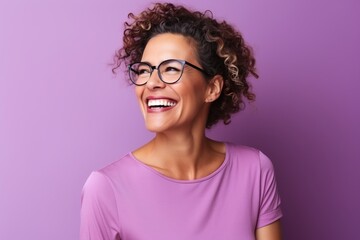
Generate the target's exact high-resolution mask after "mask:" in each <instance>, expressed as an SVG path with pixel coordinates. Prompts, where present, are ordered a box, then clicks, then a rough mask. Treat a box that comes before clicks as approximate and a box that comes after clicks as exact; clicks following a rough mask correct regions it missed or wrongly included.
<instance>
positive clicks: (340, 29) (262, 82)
mask: <svg viewBox="0 0 360 240" xmlns="http://www.w3.org/2000/svg"><path fill="white" fill-rule="evenodd" d="M129 2H131V4H127V3H129ZM147 2H148V1H145V0H132V1H100V0H99V1H45V0H43V1H40V0H33V1H25V0H24V1H19V0H15V1H10V0H7V1H6V0H1V2H0V239H4V240H5V239H6V240H8V239H9V240H10V239H11V240H12V239H15V240H20V239H32V240H42V239H44V240H45V239H46V240H47V239H51V240H64V239H77V238H78V228H79V208H80V192H81V188H82V185H83V183H84V181H85V180H86V178H87V176H88V175H89V174H90V172H91V171H92V170H94V169H98V168H100V167H102V166H104V165H106V164H108V163H110V162H112V161H114V160H117V159H118V158H119V157H120V156H121V155H123V154H124V153H126V152H128V151H130V150H132V149H134V148H135V147H136V146H139V145H140V144H142V143H144V142H145V141H146V140H148V139H149V138H150V137H151V136H152V135H151V134H150V133H148V132H146V130H145V128H144V126H143V120H142V118H141V115H140V113H139V111H138V107H137V103H136V101H135V98H134V94H133V89H132V87H128V86H127V85H126V84H125V83H124V81H123V79H122V78H123V76H122V75H121V74H120V75H118V76H117V77H116V78H115V77H114V76H113V75H112V74H111V71H110V67H109V66H108V63H110V62H111V59H112V55H113V53H114V51H115V49H117V48H118V47H119V46H120V45H121V41H120V38H121V35H122V23H123V21H124V20H125V19H126V16H127V13H128V12H131V11H135V12H137V11H138V10H140V9H143V8H144V7H145V6H147ZM177 2H180V1H177ZM181 2H182V3H186V4H188V6H192V7H195V8H196V9H199V10H205V9H211V10H213V12H214V15H215V16H216V17H218V18H220V19H226V20H227V21H229V22H231V23H233V24H234V25H236V26H237V27H238V28H239V29H240V30H241V32H242V33H243V34H244V36H245V38H246V39H247V41H248V42H249V43H250V44H251V45H252V46H253V48H254V50H255V53H256V56H257V60H258V69H259V74H260V76H261V78H260V79H259V80H254V81H253V86H254V90H255V91H256V93H257V95H258V99H257V101H256V102H255V103H253V104H251V105H248V107H247V109H246V111H245V112H243V113H241V114H238V115H236V117H235V118H234V120H233V122H232V124H231V125H229V126H227V127H223V126H218V127H216V128H215V129H213V130H211V131H210V133H209V134H210V135H211V136H213V137H215V138H217V139H222V140H226V141H233V142H236V143H242V144H247V145H251V146H254V147H257V148H260V149H262V150H263V151H264V152H265V153H266V154H267V155H269V156H270V157H271V158H272V160H273V162H274V165H275V168H276V171H277V172H276V173H277V178H278V185H279V189H280V192H281V195H282V200H283V210H284V214H285V217H284V218H283V226H284V235H285V239H291V240H304V239H306V240H312V239H316V240H318V239H327V240H338V239H355V238H356V236H358V225H359V214H360V208H359V203H360V191H359V183H360V174H359V170H360V157H359V145H360V144H359V143H360V127H359V122H360V110H359V107H358V105H359V103H360V99H359V94H358V92H359V90H360V89H359V88H360V84H359V82H360V64H359V62H360V61H359V56H360V47H359V45H360V27H359V23H360V14H359V12H360V11H359V10H360V6H359V5H360V4H359V1H357V0H353V1H352V0H342V1H340V0H338V1H336V0H335V1H325V0H313V1H289V0H256V1H254V0H252V1H250V0H246V1H235V0H234V1H230V0H222V1H212V2H210V1H206V3H205V2H204V1H198V2H194V1H191V0H183V1H181Z"/></svg>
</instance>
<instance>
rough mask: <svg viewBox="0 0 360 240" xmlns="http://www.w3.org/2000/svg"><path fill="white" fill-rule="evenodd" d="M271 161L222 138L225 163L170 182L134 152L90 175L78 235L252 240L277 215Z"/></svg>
mask: <svg viewBox="0 0 360 240" xmlns="http://www.w3.org/2000/svg"><path fill="white" fill-rule="evenodd" d="M281 216H282V213H281V210H280V198H279V196H278V193H277V189H276V181H275V177H274V172H273V166H272V163H271V161H270V160H269V159H268V158H267V157H266V156H265V155H264V154H263V153H262V152H260V151H258V150H256V149H253V148H249V147H244V146H236V145H232V144H226V156H225V160H224V162H223V163H222V165H221V166H220V167H219V168H218V169H217V170H216V171H215V172H213V173H211V174H210V175H208V176H206V177H204V178H200V179H196V180H175V179H172V178H169V177H166V176H164V175H162V174H161V173H159V172H157V171H156V170H154V169H153V168H151V167H149V166H147V165H145V164H143V163H142V162H140V161H138V160H137V159H136V158H135V157H134V156H133V155H132V154H131V153H129V154H127V155H125V156H124V157H122V158H121V159H120V160H118V161H116V162H114V163H112V164H110V165H108V166H106V167H105V168H103V169H101V170H99V171H96V172H93V173H91V175H90V176H89V178H88V179H87V181H86V183H85V185H84V188H83V192H82V207H81V229H80V239H81V240H90V239H91V240H100V239H102V240H105V239H106V240H115V239H116V240H117V239H121V240H155V239H156V240H180V239H181V240H184V239H186V240H193V239H200V240H205V239H206V240H212V239H214V240H215V239H216V240H219V239H221V240H235V239H236V240H239V239H241V240H254V239H255V236H254V232H255V230H256V228H260V227H262V226H265V225H268V224H270V223H272V222H274V221H276V220H278V219H279V218H281Z"/></svg>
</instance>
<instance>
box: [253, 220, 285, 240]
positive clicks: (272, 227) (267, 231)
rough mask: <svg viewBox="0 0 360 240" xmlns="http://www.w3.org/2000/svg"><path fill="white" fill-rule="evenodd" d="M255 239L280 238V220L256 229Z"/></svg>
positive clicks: (273, 239) (277, 239)
mask: <svg viewBox="0 0 360 240" xmlns="http://www.w3.org/2000/svg"><path fill="white" fill-rule="evenodd" d="M255 235H256V240H281V239H282V238H281V226H280V221H279V220H278V221H275V222H273V223H271V224H269V225H267V226H264V227H261V228H258V229H256V232H255Z"/></svg>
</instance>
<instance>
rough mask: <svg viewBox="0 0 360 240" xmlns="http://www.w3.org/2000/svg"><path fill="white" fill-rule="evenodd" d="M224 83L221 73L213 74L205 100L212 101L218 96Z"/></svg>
mask: <svg viewBox="0 0 360 240" xmlns="http://www.w3.org/2000/svg"><path fill="white" fill-rule="evenodd" d="M223 85H224V79H223V77H222V76H221V75H215V76H214V77H213V78H212V79H211V80H210V82H209V85H208V94H207V97H206V99H205V102H213V101H215V100H216V99H218V98H219V96H220V94H221V91H222V88H223Z"/></svg>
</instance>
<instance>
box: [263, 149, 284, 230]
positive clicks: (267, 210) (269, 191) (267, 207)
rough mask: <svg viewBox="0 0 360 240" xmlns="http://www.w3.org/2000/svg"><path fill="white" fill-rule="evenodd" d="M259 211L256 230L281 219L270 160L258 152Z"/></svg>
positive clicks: (279, 201) (278, 197) (278, 198)
mask: <svg viewBox="0 0 360 240" xmlns="http://www.w3.org/2000/svg"><path fill="white" fill-rule="evenodd" d="M260 166H261V175H260V211H259V219H258V222H257V228H260V227H263V226H266V225H268V224H270V223H273V222H275V221H276V220H278V219H280V218H281V217H282V212H281V209H280V203H281V200H280V196H279V194H278V190H277V186H276V179H275V174H274V167H273V165H272V162H271V161H270V159H269V158H268V157H267V156H266V155H264V154H263V153H262V152H260Z"/></svg>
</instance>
